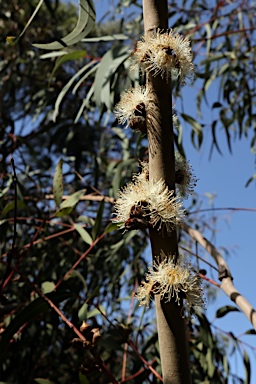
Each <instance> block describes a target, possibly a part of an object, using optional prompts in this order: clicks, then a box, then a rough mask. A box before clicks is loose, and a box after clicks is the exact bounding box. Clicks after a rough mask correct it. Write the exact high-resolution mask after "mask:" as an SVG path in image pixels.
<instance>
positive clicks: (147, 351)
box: [0, 0, 256, 384]
mask: <svg viewBox="0 0 256 384" xmlns="http://www.w3.org/2000/svg"><path fill="white" fill-rule="evenodd" d="M37 4H38V2H37V1H34V0H27V1H16V0H11V1H9V2H4V1H1V11H0V13H1V15H0V17H1V18H0V32H1V33H0V36H1V37H0V39H1V41H0V54H1V62H0V71H1V80H0V81H1V87H0V97H1V102H0V119H1V128H0V140H1V165H0V166H1V180H0V182H1V191H0V209H1V221H0V224H1V230H0V241H1V253H2V257H1V266H0V273H1V278H2V280H3V285H2V288H3V291H2V295H1V307H0V315H1V330H2V338H1V341H0V346H1V348H0V350H1V353H0V355H1V358H2V367H1V380H2V381H3V382H6V383H24V382H26V383H35V382H37V383H43V382H44V383H45V384H47V383H50V382H53V383H82V384H84V383H95V382H97V383H98V382H99V383H106V382H108V380H110V379H109V378H107V376H106V374H105V371H104V367H103V366H102V365H101V360H100V359H99V357H100V358H101V359H102V361H104V363H105V365H106V367H107V368H108V370H109V371H110V372H111V373H112V375H113V376H114V377H115V378H116V380H120V382H125V381H126V382H130V383H142V382H145V383H148V382H150V383H156V382H158V379H157V377H156V374H155V373H154V371H153V372H152V369H154V370H155V371H156V372H158V373H160V360H159V353H158V343H157V335H156V325H155V319H154V307H153V306H152V309H151V308H150V309H149V310H147V311H144V310H143V309H141V308H139V307H138V304H137V302H136V301H134V299H133V293H134V292H135V290H136V287H137V285H138V284H140V282H141V280H142V279H143V276H144V272H145V270H146V265H147V263H148V261H149V256H148V253H147V252H146V250H147V244H148V239H147V233H142V232H135V231H132V232H126V233H124V234H123V233H121V232H120V231H116V227H115V226H114V225H112V224H111V218H112V216H111V214H112V203H113V199H114V198H115V197H116V194H117V191H118V189H119V188H120V187H122V186H123V185H124V184H125V183H126V182H127V181H129V180H130V179H131V175H132V173H133V172H137V170H138V168H137V159H138V158H142V159H143V158H146V157H147V141H146V138H145V137H143V136H138V135H137V134H135V133H134V132H130V131H128V130H127V131H124V130H123V128H120V127H119V126H118V124H117V122H116V120H115V118H114V116H113V109H114V106H115V104H116V103H117V102H118V101H119V99H120V94H121V93H122V92H123V90H124V89H127V88H128V87H129V86H135V85H137V84H139V83H143V81H144V78H143V76H139V73H138V72H137V71H134V72H130V70H129V68H130V65H131V62H130V54H131V52H132V50H133V49H134V47H135V43H136V40H137V39H138V38H139V36H141V35H142V34H143V24H142V14H141V12H142V8H141V3H140V2H136V1H130V0H122V1H116V2H114V3H113V2H111V3H110V4H109V12H108V13H107V14H106V15H105V17H103V18H102V20H101V21H100V22H99V23H97V24H96V25H95V26H94V27H93V29H92V30H91V31H90V33H89V35H87V36H86V37H85V38H84V39H83V40H82V41H80V42H79V43H78V44H76V45H75V46H68V47H64V48H63V49H61V50H58V51H55V50H52V51H44V50H42V49H38V48H36V47H34V46H33V45H32V44H33V43H41V44H43V43H48V42H50V41H55V40H57V41H59V40H60V39H61V38H63V37H64V36H66V35H67V34H68V33H70V32H71V31H72V30H73V29H74V28H75V26H76V22H77V7H76V6H74V5H72V4H69V3H66V2H61V1H58V0H55V1H54V0H47V1H46V0H45V1H44V4H43V6H42V7H41V8H40V10H39V12H38V13H37V15H36V16H35V18H34V20H33V21H32V23H31V25H30V26H29V27H28V29H27V30H26V32H25V33H24V35H23V36H21V38H20V39H19V40H18V41H17V42H16V44H6V41H5V40H6V37H7V36H9V37H10V36H16V37H17V36H19V35H20V33H21V32H22V30H23V29H24V27H25V25H26V23H27V21H28V20H29V18H30V16H31V15H32V13H33V12H34V10H35V8H36V6H37ZM113 4H114V6H113ZM169 9H170V13H169V19H170V20H169V25H170V26H172V27H173V28H176V29H177V31H179V32H181V33H182V34H184V35H187V36H189V38H190V39H191V41H192V47H193V52H194V55H195V57H194V62H195V64H196V75H197V78H196V80H195V82H194V84H192V85H191V89H190V92H193V99H194V100H195V103H196V108H197V114H196V115H194V116H190V115H188V114H187V113H188V112H187V111H186V105H185V103H184V102H183V94H184V90H183V89H181V88H180V85H179V83H178V82H177V83H176V82H175V79H174V81H173V86H174V96H175V103H176V105H177V113H178V115H179V118H180V124H179V126H178V127H177V128H176V131H175V139H176V147H177V149H178V150H179V151H180V152H181V153H183V154H186V148H184V147H183V145H182V132H183V131H182V127H183V126H184V123H185V122H186V123H188V124H189V125H190V127H191V144H192V145H194V146H195V147H196V148H200V147H201V146H202V145H203V144H204V137H205V135H207V133H208V132H209V131H210V132H211V137H212V150H217V151H219V152H221V151H222V146H221V144H220V143H221V141H222V140H224V138H225V140H227V142H228V146H229V150H230V151H232V141H233V138H235V137H238V138H242V137H243V136H248V137H250V139H251V148H248V150H249V149H251V151H252V152H253V153H255V140H256V125H255V121H256V120H255V99H254V96H255V77H254V73H255V25H256V23H255V21H256V20H255V12H253V2H251V1H242V0H240V1H236V2H233V3H232V2H225V1H220V2H216V3H215V2H206V1H203V0H198V1H185V0H184V1H183V2H172V1H170V2H169ZM113 16H114V21H110V20H113ZM213 82H217V84H219V95H218V98H217V99H216V100H212V98H210V97H209V94H210V92H211V88H210V86H211V84H212V83H213ZM203 108H208V109H209V111H211V113H209V115H207V117H206V116H205V115H204V116H203V115H202V109H203ZM211 117H212V118H211ZM60 158H61V159H62V162H59V163H58V161H59V160H60ZM11 159H13V160H14V164H13V163H12V162H11ZM57 163H58V166H57V168H56V165H57ZM56 169H57V170H58V171H55V170H56ZM54 174H55V177H54ZM15 176H16V177H15ZM254 177H255V175H252V178H251V179H250V180H249V181H248V184H249V183H250V181H251V180H253V178H254ZM62 180H63V185H62ZM53 184H54V190H53ZM68 196H69V198H68V199H67V197H68ZM102 196H107V197H108V198H106V199H105V200H102ZM100 200H102V201H100ZM198 206H200V200H199V199H198V198H197V196H196V195H195V196H194V198H193V200H192V202H191V205H190V206H189V207H188V208H187V211H188V221H189V222H191V223H192V224H193V225H195V224H196V225H197V226H198V228H199V229H200V230H202V231H204V229H205V228H206V227H209V226H210V228H211V229H213V230H214V221H213V223H209V222H207V223H206V222H205V220H204V216H199V215H195V214H193V215H189V212H190V211H192V210H193V211H195V208H196V207H198ZM180 245H181V247H182V248H183V254H184V257H186V255H188V254H189V253H191V252H192V251H191V250H192V249H194V243H193V242H192V241H191V240H190V239H188V238H187V237H186V236H185V234H183V233H180ZM184 249H186V251H184ZM198 254H199V255H200V250H198ZM80 258H81V261H80V262H79V263H78V265H77V266H75V267H74V264H75V263H76V261H77V260H80ZM194 261H195V266H196V257H194ZM69 270H71V273H70V274H69V275H68V277H67V276H66V273H67V272H68V271H69ZM206 270H208V267H206ZM201 272H204V271H201ZM65 276H66V277H65ZM64 277H65V278H64ZM54 287H55V288H56V290H54ZM205 287H206V292H207V293H208V295H209V299H210V298H214V297H215V288H214V286H213V285H211V284H209V283H207V282H205ZM42 292H43V293H44V294H47V297H48V298H49V299H50V300H51V302H52V303H54V305H56V307H58V308H59V310H60V311H61V312H62V313H63V314H64V315H65V316H66V318H67V319H68V320H69V321H70V322H71V323H72V324H73V325H74V326H75V327H76V328H79V327H80V325H81V324H82V321H83V320H85V321H86V322H87V323H88V324H89V325H90V326H91V327H92V329H95V328H100V333H101V338H100V340H99V341H98V343H97V346H96V347H95V348H92V349H91V350H88V349H86V348H84V347H81V345H78V344H79V343H78V342H73V343H72V340H73V339H74V337H75V335H74V332H73V329H72V328H70V327H68V326H67V324H66V323H65V322H64V321H63V319H62V318H61V317H60V316H59V315H58V314H57V313H56V311H55V310H54V309H53V308H50V306H49V305H48V304H47V303H46V301H45V300H44V299H43V297H42V295H41V293H42ZM40 295H41V297H40ZM231 310H232V307H230V308H225V309H222V310H220V312H218V313H217V316H223V315H226V314H227V313H228V312H229V311H231ZM188 332H189V342H190V354H191V362H192V374H193V382H194V383H202V382H204V383H208V382H216V383H228V382H233V383H249V382H250V361H249V358H248V355H247V352H246V350H245V349H244V348H243V346H242V345H241V343H240V340H239V339H237V338H235V336H234V335H233V334H232V333H231V334H230V335H229V336H228V335H224V334H222V333H221V332H220V331H217V330H216V329H215V328H213V327H212V325H211V324H210V323H209V321H208V320H207V317H206V314H203V313H196V314H195V317H194V318H193V319H189V320H188ZM249 332H250V331H249ZM230 339H231V340H230ZM126 342H127V343H128V345H129V346H127V344H126ZM231 346H233V353H236V352H237V351H238V353H240V354H241V357H242V359H243V361H244V365H245V376H244V377H241V378H238V377H237V376H236V375H235V374H234V373H233V372H232V371H230V364H229V361H228V358H227V351H230V348H231ZM231 352H232V351H231ZM143 359H145V360H143ZM124 367H126V372H125V373H124V371H122V369H124ZM150 367H152V369H151V368H150ZM128 378H129V379H128ZM41 379H45V381H42V380H41ZM40 380H41V381H40ZM203 380H204V381H203Z"/></svg>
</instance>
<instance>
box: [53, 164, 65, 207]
mask: <svg viewBox="0 0 256 384" xmlns="http://www.w3.org/2000/svg"><path fill="white" fill-rule="evenodd" d="M62 165H63V160H62V159H60V160H59V161H58V164H57V166H56V169H55V173H54V178H53V196H54V201H55V203H56V205H57V207H59V206H60V203H61V200H62V196H63V175H62Z"/></svg>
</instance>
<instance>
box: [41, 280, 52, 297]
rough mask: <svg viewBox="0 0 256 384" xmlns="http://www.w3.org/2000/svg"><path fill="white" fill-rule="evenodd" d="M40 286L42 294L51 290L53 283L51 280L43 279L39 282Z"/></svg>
mask: <svg viewBox="0 0 256 384" xmlns="http://www.w3.org/2000/svg"><path fill="white" fill-rule="evenodd" d="M41 288H42V292H43V293H44V294H46V293H50V292H52V291H53V290H54V288H55V284H54V283H53V282H52V281H44V282H43V283H42V284H41Z"/></svg>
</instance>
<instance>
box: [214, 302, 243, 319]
mask: <svg viewBox="0 0 256 384" xmlns="http://www.w3.org/2000/svg"><path fill="white" fill-rule="evenodd" d="M229 312H240V310H239V309H238V308H236V307H233V305H225V306H224V307H221V308H219V309H218V311H217V312H216V318H217V319H220V318H221V317H223V316H225V315H226V314H228V313H229Z"/></svg>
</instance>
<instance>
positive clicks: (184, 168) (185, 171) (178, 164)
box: [175, 152, 198, 198]
mask: <svg viewBox="0 0 256 384" xmlns="http://www.w3.org/2000/svg"><path fill="white" fill-rule="evenodd" d="M197 181H198V179H197V178H196V177H195V175H194V174H193V169H192V166H191V164H189V162H188V161H186V159H184V157H182V156H181V155H180V153H179V152H175V183H176V184H177V187H178V190H179V193H180V195H181V196H182V197H184V198H187V197H188V195H192V194H193V192H194V187H195V186H196V183H197Z"/></svg>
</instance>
